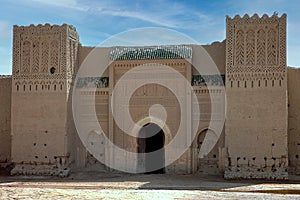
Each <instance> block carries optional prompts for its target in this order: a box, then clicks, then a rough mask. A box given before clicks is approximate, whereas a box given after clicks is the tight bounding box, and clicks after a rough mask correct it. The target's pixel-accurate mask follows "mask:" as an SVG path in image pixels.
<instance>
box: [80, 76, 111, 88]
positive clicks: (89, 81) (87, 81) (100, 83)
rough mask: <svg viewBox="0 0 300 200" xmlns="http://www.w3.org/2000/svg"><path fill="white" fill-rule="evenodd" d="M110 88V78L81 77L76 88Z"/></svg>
mask: <svg viewBox="0 0 300 200" xmlns="http://www.w3.org/2000/svg"><path fill="white" fill-rule="evenodd" d="M108 86H109V78H108V77H79V78H78V80H77V82H76V88H80V89H83V88H107V87H108Z"/></svg>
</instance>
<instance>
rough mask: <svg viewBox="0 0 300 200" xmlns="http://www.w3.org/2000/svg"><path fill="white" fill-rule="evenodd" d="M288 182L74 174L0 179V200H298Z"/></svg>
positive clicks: (299, 190)
mask: <svg viewBox="0 0 300 200" xmlns="http://www.w3.org/2000/svg"><path fill="white" fill-rule="evenodd" d="M291 179H292V180H289V181H281V182H276V181H246V180H234V181H228V180H224V179H222V177H217V176H203V175H202V176H200V175H177V176H174V175H154V174H152V175H130V174H106V173H99V172H84V173H73V174H72V175H71V176H69V177H67V178H58V177H42V176H38V177H37V176H36V177H27V176H5V175H1V176H0V199H140V200H146V199H149V200H150V199H151V200H156V199H176V200H178V199H195V200H199V199H208V198H211V199H300V177H292V178H291Z"/></svg>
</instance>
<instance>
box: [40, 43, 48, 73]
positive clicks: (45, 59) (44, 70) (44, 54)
mask: <svg viewBox="0 0 300 200" xmlns="http://www.w3.org/2000/svg"><path fill="white" fill-rule="evenodd" d="M41 44H42V56H41V57H42V62H41V71H40V72H42V73H47V72H48V67H49V43H48V41H47V40H44V41H42V43H41Z"/></svg>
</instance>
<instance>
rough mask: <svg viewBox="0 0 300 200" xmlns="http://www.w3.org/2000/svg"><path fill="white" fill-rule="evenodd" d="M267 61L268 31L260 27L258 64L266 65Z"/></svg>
mask: <svg viewBox="0 0 300 200" xmlns="http://www.w3.org/2000/svg"><path fill="white" fill-rule="evenodd" d="M265 63H266V33H265V31H264V30H262V29H260V30H258V32H257V64H258V65H264V64H265Z"/></svg>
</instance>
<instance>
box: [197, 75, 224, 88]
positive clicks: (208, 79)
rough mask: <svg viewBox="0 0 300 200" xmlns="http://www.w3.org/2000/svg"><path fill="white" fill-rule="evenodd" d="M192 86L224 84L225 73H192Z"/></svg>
mask: <svg viewBox="0 0 300 200" xmlns="http://www.w3.org/2000/svg"><path fill="white" fill-rule="evenodd" d="M192 85H193V86H206V85H208V86H214V85H215V86H223V85H225V75H218V74H215V75H193V77H192Z"/></svg>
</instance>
